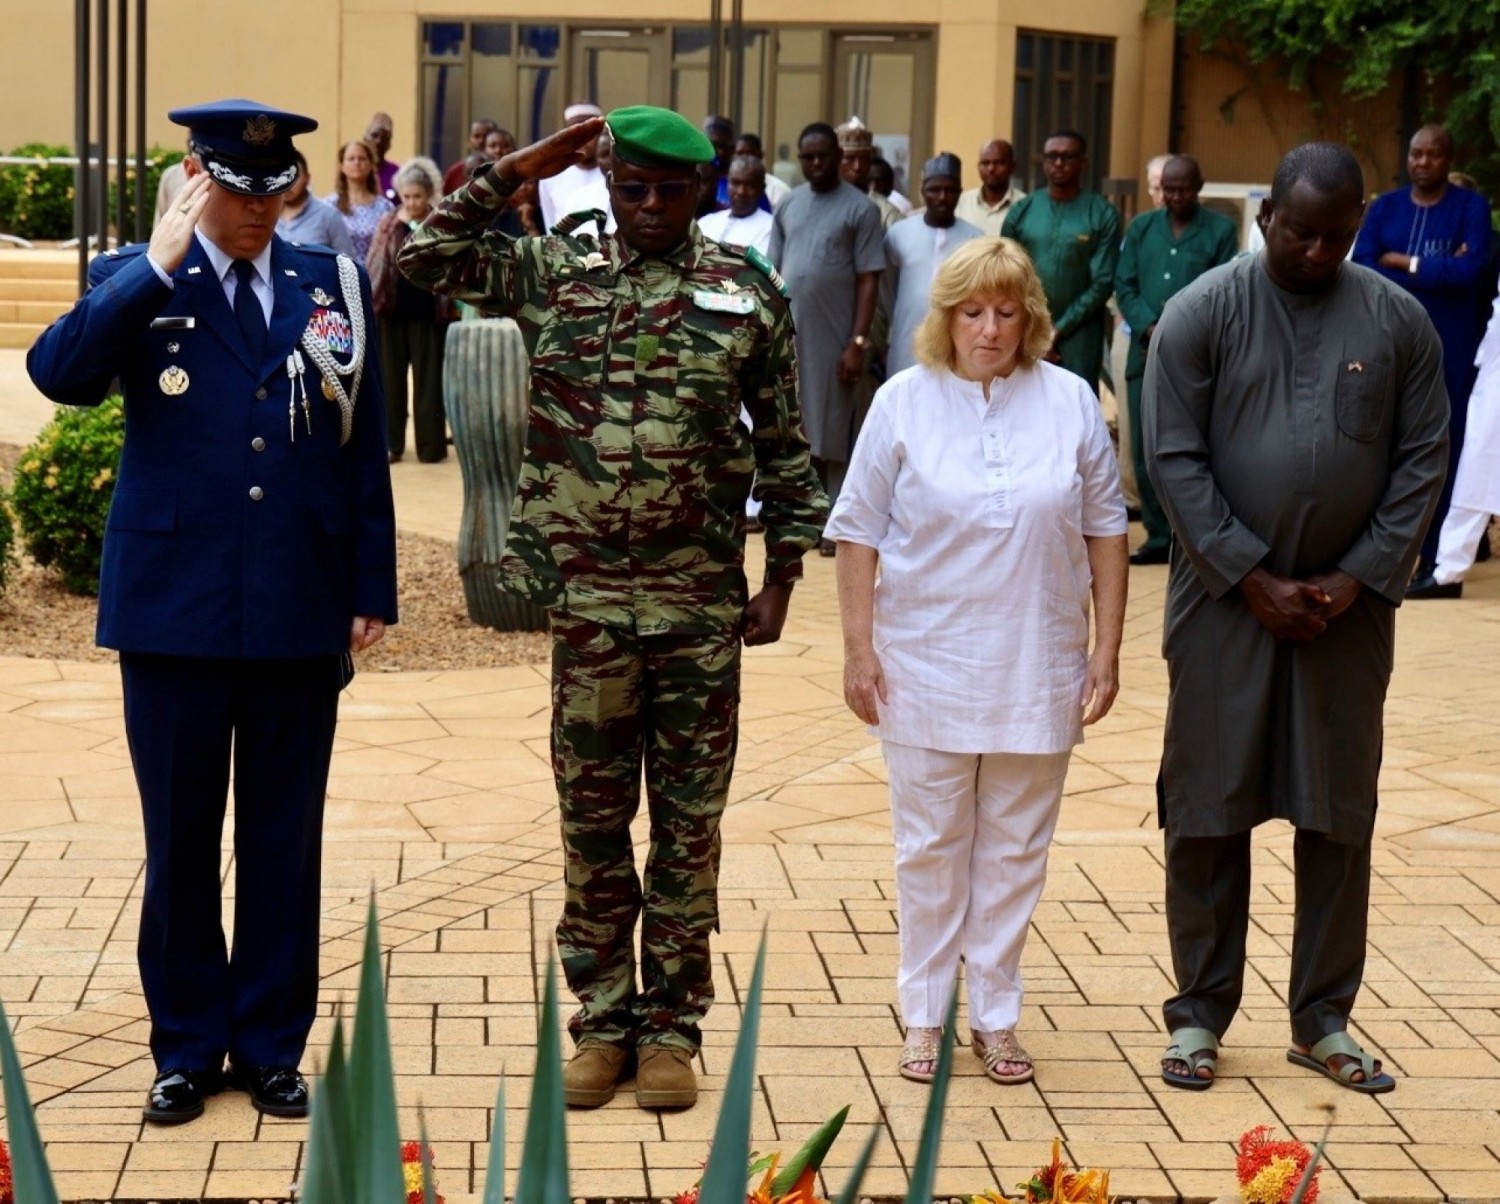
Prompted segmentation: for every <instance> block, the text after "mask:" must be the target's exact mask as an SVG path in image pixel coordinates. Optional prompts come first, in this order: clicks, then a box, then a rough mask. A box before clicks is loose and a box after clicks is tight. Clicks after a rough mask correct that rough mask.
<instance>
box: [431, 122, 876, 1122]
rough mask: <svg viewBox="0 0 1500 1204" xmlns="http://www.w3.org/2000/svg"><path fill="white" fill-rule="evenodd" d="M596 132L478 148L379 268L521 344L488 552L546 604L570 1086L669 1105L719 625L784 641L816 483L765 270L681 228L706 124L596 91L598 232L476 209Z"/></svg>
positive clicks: (689, 1000)
mask: <svg viewBox="0 0 1500 1204" xmlns="http://www.w3.org/2000/svg"><path fill="white" fill-rule="evenodd" d="M605 128H606V124H605V122H603V121H601V120H599V119H597V118H594V119H590V120H587V121H582V122H579V123H578V124H576V125H572V126H569V127H567V128H566V129H563V130H561V131H559V132H558V133H556V134H554V135H552V136H551V137H550V138H547V139H545V140H543V141H542V142H538V143H534V144H533V145H531V146H527V147H524V148H522V149H521V150H518V151H516V152H515V153H513V154H510V155H507V156H506V157H505V158H503V159H501V160H500V161H499V162H498V163H494V164H491V165H490V166H488V167H486V168H485V169H484V170H483V171H481V172H479V173H478V174H477V175H476V176H475V177H474V179H473V180H471V181H470V182H469V184H468V185H466V186H465V187H463V188H461V189H459V190H458V192H456V193H454V194H453V195H452V196H449V197H446V198H444V200H443V202H442V203H441V204H440V205H439V206H438V207H437V209H436V210H435V211H434V212H433V214H432V215H431V216H430V217H428V218H427V220H426V221H425V222H424V223H423V224H422V225H421V226H420V227H419V228H418V229H417V230H416V232H415V233H413V234H412V236H411V238H410V239H409V240H408V241H407V243H406V246H405V247H404V248H403V249H402V252H401V267H402V270H403V271H404V272H406V274H407V275H408V276H409V277H410V278H411V279H412V280H413V282H415V283H417V284H419V285H421V286H422V287H423V288H428V289H431V290H433V291H435V292H441V293H446V294H447V295H449V296H451V297H454V298H457V299H459V300H462V301H465V302H467V303H469V304H471V305H476V306H478V307H479V308H480V309H481V311H482V312H484V313H487V314H505V315H509V316H511V317H513V318H514V319H515V320H516V321H517V322H518V323H519V325H520V327H521V333H522V337H523V338H524V340H525V343H526V349H527V352H528V354H529V356H530V360H531V382H532V400H531V421H530V425H529V427H528V431H527V442H526V452H525V457H524V460H523V464H522V469H521V484H520V489H519V493H518V498H517V503H516V512H515V516H514V517H513V519H512V520H511V526H510V533H509V538H508V540H507V542H506V548H505V555H504V559H503V561H502V563H501V568H500V572H501V580H502V582H503V584H504V585H505V586H506V588H508V589H510V590H512V591H514V592H516V593H518V594H521V595H522V596H524V597H527V598H529V599H531V600H532V601H533V602H535V603H537V604H538V605H540V606H544V607H546V608H547V609H548V610H549V611H550V613H551V620H552V649H553V650H552V698H553V712H552V756H553V768H554V772H555V775H556V779H557V791H558V801H559V806H560V809H561V812H562V829H563V852H564V866H565V870H564V873H565V892H564V902H563V914H562V918H561V920H560V921H559V922H558V926H557V944H558V950H559V952H560V954H561V957H562V965H563V973H564V974H565V976H566V978H567V982H568V986H569V988H570V989H571V990H572V992H573V994H574V995H575V996H576V997H577V998H578V1002H579V1009H578V1011H577V1012H576V1013H575V1014H574V1015H573V1017H572V1019H571V1021H570V1023H569V1030H570V1032H571V1033H572V1035H573V1038H574V1040H575V1041H576V1042H577V1048H576V1050H575V1052H574V1054H573V1057H572V1060H571V1061H570V1062H569V1063H568V1065H567V1068H566V1070H565V1072H564V1089H565V1092H566V1097H567V1101H568V1102H569V1103H570V1104H572V1105H574V1106H576V1107H599V1106H601V1105H603V1104H605V1103H607V1102H608V1101H609V1100H610V1099H611V1098H612V1097H613V1096H614V1094H615V1089H616V1086H617V1084H618V1083H619V1082H620V1081H621V1080H623V1079H626V1078H628V1077H629V1076H630V1073H631V1070H632V1068H637V1067H638V1069H637V1070H636V1102H637V1103H638V1104H639V1105H640V1106H641V1107H644V1108H682V1107H690V1106H691V1105H692V1104H693V1103H694V1102H695V1101H696V1100H697V1082H696V1078H695V1076H694V1073H693V1067H692V1060H693V1057H694V1056H695V1054H696V1053H697V1050H698V1048H699V1045H700V1043H701V1041H702V1031H701V1025H702V1021H703V1017H704V1015H705V1014H706V1013H707V1011H708V1008H709V1005H710V1004H711V1003H712V1001H713V996H714V984H713V975H712V961H711V957H710V950H709V937H710V934H711V933H712V932H713V931H714V930H715V929H716V928H717V927H718V893H717V892H718V868H719V820H720V817H721V816H722V814H723V811H724V806H725V803H726V801H727V798H728V790H729V781H730V776H731V773H732V771H733V766H734V751H735V742H736V733H737V724H738V706H739V665H740V645H741V643H742V642H743V643H744V644H745V645H747V646H750V645H758V644H768V643H773V642H774V641H775V640H777V639H778V638H780V635H781V629H782V625H783V623H784V622H785V620H786V614H787V607H788V605H789V603H790V601H791V592H792V586H793V584H794V583H795V582H796V580H797V579H798V577H800V575H801V572H802V555H803V553H804V552H805V551H806V550H807V549H808V548H809V547H811V546H812V544H813V543H814V542H815V541H816V540H817V536H818V531H819V529H820V528H821V527H822V524H823V520H824V518H825V517H826V515H827V502H826V500H825V499H824V497H823V494H822V492H821V490H820V489H819V488H818V483H817V478H816V477H815V476H814V475H813V471H812V465H811V462H810V460H809V458H808V450H807V441H806V439H805V438H804V437H803V435H802V428H801V421H800V416H799V413H798V408H797V391H796V380H795V372H794V356H793V350H792V348H793V343H792V325H791V311H790V309H789V307H788V305H787V303H786V300H785V299H784V297H783V296H782V294H781V291H780V288H779V287H778V285H779V281H778V279H777V278H776V276H775V273H774V272H773V271H772V270H771V269H770V265H769V264H768V263H766V261H765V259H764V258H763V257H761V256H760V255H759V254H758V253H757V252H755V251H746V252H744V253H743V254H741V253H737V252H734V251H731V250H728V249H726V248H724V247H721V246H719V245H718V244H717V243H711V242H708V241H707V240H705V239H704V238H703V236H702V234H701V232H700V231H699V230H698V229H697V228H696V227H695V225H694V222H693V209H694V206H695V204H696V202H697V192H698V186H697V170H698V166H699V165H700V164H703V163H708V162H709V161H711V160H712V158H713V147H712V146H710V145H709V142H708V140H707V139H706V138H705V137H704V136H703V134H702V133H701V132H700V131H699V130H698V129H697V128H696V127H695V126H693V124H692V123H691V122H689V121H687V120H686V119H685V118H683V117H681V116H679V115H678V114H676V113H672V112H669V111H668V110H665V109H657V108H652V107H650V106H645V105H641V106H633V107H630V108H624V109H616V110H615V111H614V112H612V113H611V114H610V115H609V119H608V125H607V128H608V131H609V134H610V137H611V141H612V144H613V145H612V155H611V168H610V192H611V201H612V204H613V207H614V212H615V218H616V220H617V221H618V223H619V231H618V233H617V234H615V235H611V236H605V237H603V238H601V239H599V240H597V241H596V240H595V239H593V238H590V237H585V236H584V235H583V234H581V233H580V234H578V235H552V236H549V237H545V238H527V239H511V238H507V237H505V236H504V235H502V234H497V233H486V229H487V228H488V227H489V226H490V224H491V223H492V221H493V220H494V217H495V215H496V213H497V212H499V210H500V208H501V207H502V206H503V205H504V204H505V203H506V198H507V197H508V196H510V194H511V193H512V192H514V191H515V190H516V188H518V187H519V186H520V185H521V183H522V182H523V181H524V180H528V179H546V178H549V177H555V176H556V175H557V173H559V172H561V171H563V170H564V169H565V168H566V167H567V166H568V165H569V164H571V163H575V162H578V161H579V160H580V158H581V157H582V156H589V155H592V153H593V150H594V146H595V143H596V142H597V140H598V138H599V134H600V132H601V131H603V130H604V129H605ZM871 216H872V218H873V216H874V214H873V211H872V213H871ZM742 403H743V404H744V405H745V406H746V407H748V409H749V412H750V414H751V418H752V421H753V429H752V430H746V429H745V427H744V426H743V425H741V423H740V419H739V414H740V405H741V404H742ZM752 474H755V476H756V478H757V483H756V490H757V492H758V493H759V495H760V498H761V500H762V503H763V505H762V510H761V519H762V522H763V523H764V526H765V532H766V570H765V578H764V581H763V584H762V585H761V587H760V589H759V591H758V592H757V593H756V594H755V595H754V596H753V597H752V596H750V594H749V590H748V586H747V583H746V580H745V572H744V536H743V534H742V531H741V526H742V522H743V519H742V514H743V510H744V505H745V498H746V497H747V496H748V494H749V492H750V487H751V478H752ZM643 762H644V766H645V779H646V792H647V805H648V807H649V810H650V815H651V831H652V847H651V852H650V854H649V856H648V858H647V862H646V866H645V873H644V877H638V876H637V873H636V868H635V862H634V857H633V853H632V848H631V837H630V822H631V820H632V819H633V818H634V816H635V814H636V811H637V810H638V809H639V806H640V785H641V777H642V763H643ZM637 919H640V921H641V956H640V972H641V982H640V985H639V986H637V983H636V955H635V948H634V942H633V933H634V929H635V925H636V921H637Z"/></svg>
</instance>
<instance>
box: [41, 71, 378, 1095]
mask: <svg viewBox="0 0 1500 1204" xmlns="http://www.w3.org/2000/svg"><path fill="white" fill-rule="evenodd" d="M170 116H171V119H172V120H173V121H175V122H177V123H178V124H179V125H185V126H187V127H188V128H189V130H190V131H191V138H190V146H191V153H190V157H189V158H188V160H187V164H186V170H187V175H188V184H187V186H186V188H184V189H183V191H182V192H181V193H180V194H179V195H178V197H177V200H176V202H175V204H174V205H173V207H172V208H170V209H169V210H168V211H167V213H166V214H165V215H164V216H163V218H162V219H161V220H160V221H159V222H158V223H157V226H156V229H155V231H154V232H153V234H152V236H151V242H150V245H149V246H131V247H125V248H122V249H120V250H119V251H118V252H116V251H110V252H108V253H106V254H104V255H101V256H99V257H98V258H97V259H95V260H94V262H93V265H92V267H91V268H90V271H89V285H90V288H89V291H88V293H87V294H86V295H85V296H84V297H82V298H81V299H80V300H79V302H78V304H77V305H76V306H74V308H73V310H72V312H71V313H69V314H68V315H67V316H66V317H64V318H62V319H60V320H59V321H58V322H57V323H56V324H55V325H53V326H52V327H51V328H50V329H49V330H48V331H47V332H46V333H45V334H43V335H42V336H41V338H40V339H39V340H38V341H37V343H36V345H35V346H34V347H33V348H32V349H31V354H30V356H29V357H28V359H27V367H28V369H29V371H30V373H31V378H32V380H33V381H35V382H36V385H37V387H38V388H39V389H40V390H41V391H42V392H43V393H45V394H46V395H47V396H48V397H50V398H52V400H53V401H57V402H62V403H64V404H67V405H97V404H98V403H99V402H100V401H101V400H102V399H103V398H104V397H105V395H106V393H107V392H108V390H109V389H110V387H111V382H113V381H114V380H116V379H118V380H119V381H120V382H121V384H122V386H123V389H124V394H125V448H124V452H123V454H122V456H121V460H120V473H119V479H118V482H117V484H116V487H115V492H114V501H113V504H112V505H111V508H110V514H109V524H108V528H107V531H106V534H105V539H104V559H103V569H102V573H101V578H100V592H99V628H98V642H99V643H100V644H101V645H102V646H104V647H107V648H116V649H118V650H119V652H120V675H121V678H122V681H123V686H124V697H125V727H126V733H127V736H128V739H129V744H130V755H131V759H132V761H133V763H134V766H135V775H136V782H137V784H138V786H139V789H140V795H141V804H142V809H143V811H144V816H145V831H146V887H145V900H144V905H143V908H142V912H141V931H140V944H139V957H140V967H141V979H142V982H143V985H144V987H145V992H146V1001H147V1004H148V1006H149V1008H150V1011H151V1050H152V1053H153V1055H154V1057H155V1060H156V1067H157V1072H158V1073H157V1076H156V1080H155V1082H154V1084H153V1085H152V1088H151V1092H150V1094H149V1096H148V1098H147V1103H146V1107H145V1118H146V1119H147V1120H148V1121H154V1122H159V1123H173V1122H179V1121H185V1120H192V1119H193V1118H194V1117H196V1116H198V1115H200V1114H201V1113H202V1112H203V1100H204V1097H205V1096H208V1095H211V1094H213V1093H214V1092H216V1091H218V1090H220V1089H221V1087H223V1086H225V1085H226V1084H227V1085H228V1086H231V1087H237V1088H240V1089H242V1090H246V1091H248V1092H249V1093H250V1095H251V1099H252V1101H253V1102H254V1104H255V1106H256V1107H257V1108H258V1109H260V1111H262V1112H266V1113H269V1114H272V1115H278V1116H300V1115H304V1114H305V1113H306V1110H307V1084H306V1083H305V1082H304V1081H303V1079H302V1076H301V1074H300V1073H299V1070H298V1064H299V1062H300V1060H301V1057H302V1052H303V1048H304V1046H305V1044H306V1041H307V1034H308V1030H309V1028H310V1027H311V1025H312V1020H313V1014H314V1009H315V1006H316V1003H317V995H318V919H319V912H320V906H319V868H320V867H319V861H320V850H321V844H322V821H323V797H324V793H325V789H326V786H327V782H328V764H329V759H330V757H331V755H332V749H333V737H334V724H335V722H336V719H337V713H338V696H339V691H340V690H341V689H342V687H343V686H344V685H345V684H347V681H348V675H349V674H350V673H352V661H351V659H350V657H351V654H352V653H355V652H359V651H361V650H363V649H365V648H368V647H369V646H370V645H372V644H374V643H375V642H376V641H377V640H379V639H380V637H381V635H382V634H383V633H384V630H385V626H386V625H387V624H389V623H394V622H395V621H396V547H395V542H396V541H395V522H394V516H393V510H392V504H391V485H390V475H389V470H388V469H387V467H386V447H385V399H384V396H383V392H382V387H381V380H380V371H379V357H378V356H377V354H376V351H375V348H374V347H373V346H372V343H373V339H374V330H375V324H374V321H373V319H372V318H371V313H370V294H369V282H368V280H367V279H366V277H365V274H364V271H363V269H362V268H358V267H357V266H356V265H354V264H353V263H351V262H350V261H349V260H347V259H344V258H343V257H341V256H338V255H336V254H335V253H334V252H333V251H331V250H328V249H327V248H323V247H313V246H298V245H296V244H293V243H288V242H286V241H284V240H282V239H281V238H280V237H278V236H277V235H276V233H275V230H276V219H277V217H278V216H279V215H280V212H281V193H282V192H284V191H285V190H286V189H287V188H289V187H290V186H291V184H292V182H293V181H294V180H295V179H296V176H297V164H296V160H295V158H294V154H293V147H292V136H293V135H295V134H300V133H304V132H306V131H308V130H312V129H315V128H316V125H317V123H316V122H314V121H312V120H311V119H309V118H306V117H299V116H297V115H296V114H293V113H284V112H280V111H278V110H275V109H271V108H268V107H266V106H264V105H259V104H255V103H253V102H250V101H222V102H219V103H216V104H211V105H204V106H201V107H198V108H193V109H179V110H177V111H175V112H173V113H171V114H170ZM231 766H232V767H233V771H234V796H235V831H234V853H235V871H236V873H235V898H234V940H233V945H232V947H230V948H228V949H226V945H225V937H224V930H223V926H222V923H221V920H220V892H219V849H220V839H221V834H222V829H223V823H224V809H225V802H226V794H227V791H228V786H229V776H230V770H231ZM226 1057H227V1058H228V1061H229V1068H228V1075H227V1078H226V1075H225V1059H226Z"/></svg>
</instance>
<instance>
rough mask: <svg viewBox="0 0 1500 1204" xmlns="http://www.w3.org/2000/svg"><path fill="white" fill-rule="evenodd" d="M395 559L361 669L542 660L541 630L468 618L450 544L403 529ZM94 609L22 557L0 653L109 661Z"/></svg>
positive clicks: (1, 614)
mask: <svg viewBox="0 0 1500 1204" xmlns="http://www.w3.org/2000/svg"><path fill="white" fill-rule="evenodd" d="M20 453H21V449H20V448H18V447H15V446H13V445H10V444H0V481H3V482H4V483H5V484H7V485H8V484H9V482H10V476H11V472H12V470H13V469H14V468H15V463H16V460H17V458H18V457H19V456H20ZM18 542H19V541H18ZM396 556H397V564H398V565H399V569H400V576H399V585H400V606H401V622H400V623H398V624H397V625H396V626H395V627H392V628H391V629H390V630H389V631H388V632H387V633H386V636H385V639H383V640H381V641H380V643H378V644H376V645H375V647H374V648H372V649H370V650H369V651H368V652H366V653H364V654H363V655H362V656H361V657H360V658H359V662H358V668H359V669H360V671H361V672H367V673H378V672H394V671H396V670H398V669H411V670H431V669H482V668H485V667H487V666H492V665H520V664H526V663H529V662H531V661H541V660H546V659H547V657H548V655H549V647H550V645H549V640H548V637H547V635H546V634H545V633H544V632H499V631H494V630H492V629H490V628H488V627H476V626H475V625H474V624H473V623H471V622H470V621H469V615H468V611H467V609H466V608H465V605H464V591H463V584H462V583H461V582H460V581H459V577H458V567H457V564H456V562H455V547H454V545H453V544H452V543H449V542H447V541H446V540H441V539H431V538H429V537H427V536H423V535H409V534H406V533H404V532H403V533H401V534H399V535H398V536H397V540H396ZM95 611H96V607H95V602H94V599H93V598H79V597H75V596H74V595H72V594H70V593H68V591H67V590H65V589H63V587H62V585H61V584H60V583H59V582H58V580H57V577H56V576H55V575H54V574H53V573H52V572H50V571H49V570H46V569H42V568H39V567H37V565H35V564H34V563H32V561H31V559H30V558H29V557H28V556H26V555H25V553H24V552H22V553H21V559H20V565H19V567H18V568H17V569H16V570H15V571H14V573H13V576H12V578H11V581H10V584H9V585H8V586H7V587H6V590H5V593H4V595H3V596H0V656H34V657H46V658H55V659H59V660H75V661H106V662H107V661H113V660H114V659H115V654H114V653H113V652H111V651H109V650H108V649H105V648H96V647H95V646H94V617H95Z"/></svg>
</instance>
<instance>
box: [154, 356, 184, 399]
mask: <svg viewBox="0 0 1500 1204" xmlns="http://www.w3.org/2000/svg"><path fill="white" fill-rule="evenodd" d="M157 383H158V384H160V385H161V391H162V392H163V393H165V394H166V395H167V396H168V397H180V396H181V395H182V394H184V393H186V392H187V390H188V384H189V383H190V382H189V381H188V374H187V373H186V372H184V371H183V370H182V369H181V368H179V367H178V366H177V365H176V364H173V365H172V366H171V367H170V368H167V369H166V370H165V371H163V372H162V374H161V377H160V378H159V380H158V381H157Z"/></svg>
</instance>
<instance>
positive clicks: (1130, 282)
mask: <svg viewBox="0 0 1500 1204" xmlns="http://www.w3.org/2000/svg"><path fill="white" fill-rule="evenodd" d="M1202 191H1203V173H1202V172H1201V171H1200V170H1199V168H1198V161H1197V160H1196V159H1194V158H1193V157H1192V156H1190V155H1178V156H1177V157H1176V158H1175V159H1169V160H1167V162H1166V163H1165V164H1164V165H1163V167H1162V169H1161V192H1162V208H1160V209H1152V210H1151V211H1150V212H1148V213H1143V214H1141V215H1140V216H1139V217H1138V218H1136V219H1135V221H1133V222H1131V223H1130V229H1128V230H1126V231H1125V246H1124V248H1123V249H1122V250H1121V252H1120V273H1119V277H1118V279H1117V281H1116V288H1115V298H1116V299H1117V300H1118V301H1119V303H1120V312H1121V313H1122V314H1124V315H1125V321H1127V322H1129V323H1130V353H1129V356H1128V358H1127V359H1126V361H1125V390H1126V403H1127V405H1128V407H1129V412H1130V450H1131V459H1132V460H1133V461H1134V462H1135V479H1136V487H1137V488H1138V489H1139V490H1140V495H1141V524H1142V525H1143V526H1144V527H1145V528H1146V542H1145V543H1143V544H1142V545H1141V546H1140V547H1139V548H1137V549H1136V550H1135V551H1134V552H1132V553H1131V554H1130V563H1131V564H1166V563H1167V553H1168V550H1169V549H1170V548H1171V546H1172V527H1171V524H1170V523H1168V522H1167V516H1166V514H1165V513H1164V512H1163V511H1162V508H1161V503H1160V502H1158V501H1157V500H1156V491H1155V490H1154V489H1152V488H1151V480H1150V478H1149V477H1148V476H1147V475H1146V445H1145V442H1144V441H1143V440H1142V438H1141V379H1142V378H1143V377H1144V376H1145V375H1146V349H1147V348H1148V347H1149V346H1150V345H1151V336H1152V335H1153V334H1155V333H1156V322H1157V319H1158V318H1160V317H1161V311H1162V310H1163V309H1165V308H1166V305H1167V302H1168V301H1170V300H1171V299H1172V298H1173V297H1174V296H1176V295H1177V294H1178V293H1180V292H1181V291H1182V290H1183V289H1184V288H1186V287H1187V286H1188V285H1189V284H1191V283H1192V282H1193V281H1194V280H1196V279H1198V277H1199V276H1201V275H1203V273H1204V272H1206V271H1208V269H1209V268H1216V267H1218V266H1219V265H1220V264H1221V263H1228V262H1229V261H1230V260H1231V259H1233V258H1234V257H1235V254H1236V252H1238V250H1239V247H1240V239H1239V232H1238V231H1237V230H1236V229H1235V228H1234V223H1233V222H1232V221H1230V220H1229V219H1228V218H1227V217H1224V216H1223V215H1222V214H1219V213H1214V212H1213V211H1212V210H1210V209H1205V208H1204V207H1203V206H1202V205H1200V204H1198V194H1199V193H1200V192H1202Z"/></svg>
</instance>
